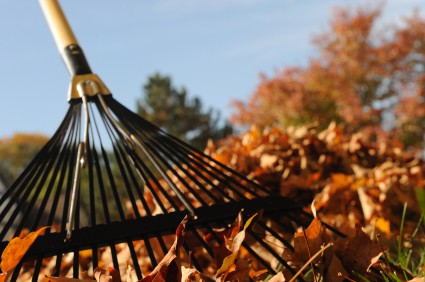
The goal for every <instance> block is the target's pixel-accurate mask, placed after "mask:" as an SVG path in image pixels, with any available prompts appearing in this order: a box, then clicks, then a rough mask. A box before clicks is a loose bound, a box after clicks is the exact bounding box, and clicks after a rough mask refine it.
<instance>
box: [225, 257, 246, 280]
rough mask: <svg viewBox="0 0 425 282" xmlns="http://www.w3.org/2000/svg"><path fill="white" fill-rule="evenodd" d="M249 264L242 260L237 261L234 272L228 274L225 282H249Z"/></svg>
mask: <svg viewBox="0 0 425 282" xmlns="http://www.w3.org/2000/svg"><path fill="white" fill-rule="evenodd" d="M249 268H250V267H249V263H248V262H247V261H246V260H244V259H237V260H236V262H235V270H234V271H231V272H229V274H228V275H227V277H226V281H238V282H249V281H251V277H250V276H249Z"/></svg>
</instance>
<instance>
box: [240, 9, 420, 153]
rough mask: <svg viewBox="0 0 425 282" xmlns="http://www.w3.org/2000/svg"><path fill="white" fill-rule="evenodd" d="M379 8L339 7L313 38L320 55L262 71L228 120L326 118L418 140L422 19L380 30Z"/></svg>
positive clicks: (413, 17)
mask: <svg viewBox="0 0 425 282" xmlns="http://www.w3.org/2000/svg"><path fill="white" fill-rule="evenodd" d="M381 12H382V6H375V7H372V8H370V7H369V6H368V7H367V8H366V7H365V8H362V7H359V8H357V9H352V8H350V7H348V8H337V9H335V10H334V13H333V17H332V19H331V21H330V24H329V27H328V29H327V30H326V31H324V32H322V33H321V34H319V35H317V36H315V37H314V38H313V41H312V42H313V44H314V46H315V47H316V48H317V49H318V55H317V56H316V57H314V58H312V59H310V61H309V63H308V65H307V66H306V67H288V68H285V69H283V70H282V71H280V72H279V73H277V74H276V75H275V76H273V77H266V76H264V75H263V76H262V77H261V81H260V83H259V85H258V87H257V89H256V91H255V92H254V94H253V95H252V96H251V97H250V99H249V100H248V101H247V102H245V101H235V102H234V103H233V105H234V107H235V109H236V113H235V114H234V115H233V116H232V120H233V121H234V122H235V123H239V124H256V125H258V126H260V127H265V126H269V125H272V124H281V125H283V126H284V127H286V126H289V125H299V124H308V123H316V124H318V125H320V127H321V128H325V127H326V126H327V125H328V124H329V123H330V122H331V121H337V122H339V123H341V124H343V125H344V126H345V128H346V130H348V131H349V132H354V131H357V130H359V129H362V130H363V131H364V132H369V136H371V137H374V138H377V137H380V136H385V137H388V136H397V137H398V138H399V139H400V140H402V142H403V143H404V144H405V145H407V146H412V145H421V144H422V143H423V141H424V136H423V133H422V132H423V130H424V129H425V100H424V98H425V88H424V87H425V83H424V82H425V19H424V18H421V17H420V16H419V13H418V12H417V11H416V12H413V13H412V15H411V16H409V17H406V18H404V19H403V24H400V25H396V24H393V25H390V26H385V28H382V29H380V30H378V27H377V22H378V20H379V18H380V16H381ZM372 133H373V134H372Z"/></svg>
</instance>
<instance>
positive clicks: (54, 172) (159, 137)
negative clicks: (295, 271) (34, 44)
mask: <svg viewBox="0 0 425 282" xmlns="http://www.w3.org/2000/svg"><path fill="white" fill-rule="evenodd" d="M242 209H243V210H244V214H245V215H246V216H249V215H252V214H253V213H256V212H260V211H261V214H262V216H261V218H260V219H259V220H258V221H257V222H256V224H255V228H254V229H249V231H248V236H247V239H246V244H245V245H244V248H246V250H247V252H248V253H250V254H251V256H252V257H251V259H252V261H255V264H256V265H258V266H259V267H260V266H261V267H263V268H266V269H268V270H269V271H270V272H272V273H273V272H274V271H275V270H273V268H272V264H273V261H274V263H281V264H284V265H287V264H286V262H285V261H284V260H283V259H282V258H281V252H282V248H284V247H286V248H289V249H291V248H292V247H291V244H290V242H288V241H287V240H286V239H285V238H286V237H287V236H286V235H288V232H289V233H292V232H294V226H296V225H300V224H302V223H303V219H302V218H303V217H306V216H305V215H303V213H302V212H301V210H300V207H299V206H298V205H296V204H295V203H293V202H292V201H290V200H288V199H286V198H283V197H279V196H272V195H271V193H269V192H268V190H267V189H265V188H263V187H261V186H259V185H257V184H256V183H254V182H252V181H251V180H249V179H247V178H245V177H244V176H242V175H240V174H239V173H237V172H236V171H234V170H232V169H229V168H228V167H226V166H224V165H223V164H221V163H220V162H218V161H216V160H214V159H213V158H211V157H210V156H208V155H206V154H204V153H202V152H199V151H198V150H196V149H194V148H192V147H191V146H189V145H187V144H185V143H184V142H182V141H180V140H178V139H176V138H174V137H173V136H170V135H168V134H167V133H166V132H164V131H163V130H161V129H160V128H158V127H156V126H154V125H153V124H151V123H149V122H148V121H146V120H144V119H143V118H141V117H140V116H138V115H137V114H135V113H133V112H131V111H130V110H128V109H127V108H125V107H124V106H123V105H122V104H120V103H119V102H117V101H116V100H115V99H114V98H113V97H112V95H102V94H98V95H94V96H90V97H85V98H84V99H76V100H72V101H71V105H70V108H69V110H68V112H67V114H66V116H65V118H64V120H63V122H62V124H61V125H60V126H59V128H58V130H57V131H56V133H55V134H54V136H53V137H52V138H51V139H50V140H49V141H48V143H47V144H46V145H45V146H44V147H43V148H42V149H41V151H40V152H39V153H38V154H37V156H36V157H35V158H34V159H33V161H32V162H31V163H30V164H29V165H28V166H27V168H26V169H25V171H24V172H23V173H22V174H21V175H20V176H19V177H18V179H16V181H15V182H14V183H13V184H12V185H11V187H10V188H9V189H8V191H7V192H6V194H5V195H3V197H2V198H1V199H0V211H1V212H0V219H1V221H0V224H1V226H2V227H3V228H2V230H1V233H0V239H1V240H2V241H7V240H8V239H10V238H11V237H13V236H18V235H19V234H21V233H22V232H23V231H25V230H31V231H32V230H36V229H38V228H40V227H42V226H51V227H52V228H51V229H50V233H49V234H46V235H45V236H42V237H40V238H39V239H38V240H37V241H36V243H35V245H34V246H33V248H31V249H30V250H29V252H28V254H27V256H26V259H27V260H34V259H35V260H36V263H35V269H34V270H30V273H33V274H34V275H36V274H37V275H38V272H40V269H42V268H43V269H45V268H46V267H47V265H48V264H49V263H50V264H51V265H54V267H52V266H51V267H50V269H47V270H45V271H47V272H48V273H45V272H44V273H43V274H48V275H60V274H61V273H62V274H63V273H64V272H65V270H66V269H67V268H69V265H68V266H66V264H64V262H63V258H64V256H66V255H65V254H66V253H71V257H73V258H72V259H73V276H74V277H78V275H79V273H80V271H81V269H84V267H85V266H84V265H82V262H81V261H79V260H80V259H81V257H82V256H84V258H85V262H86V261H87V257H88V258H89V259H88V260H89V261H90V262H89V265H92V266H93V267H96V266H98V265H99V263H101V262H99V260H100V261H101V259H102V258H101V257H99V256H100V255H101V254H102V253H103V252H104V250H105V248H108V249H109V251H108V252H110V253H111V257H112V258H113V259H112V264H113V266H114V267H115V268H116V269H121V270H122V269H123V267H124V266H125V265H126V264H130V265H132V266H133V267H134V269H135V271H136V273H137V274H138V276H139V277H141V276H142V275H143V274H146V273H142V272H143V271H142V269H143V267H141V266H140V264H139V260H140V258H141V256H143V255H142V254H141V253H145V255H146V259H147V258H149V259H148V260H146V262H145V264H146V265H145V266H144V268H145V269H150V268H151V267H154V266H155V265H156V264H157V263H158V262H159V261H160V260H161V258H162V256H163V255H164V254H165V253H166V252H167V251H168V248H169V243H170V242H172V241H170V236H169V235H170V234H173V233H174V231H175V229H176V228H177V226H178V224H179V222H180V221H181V220H182V218H183V217H184V216H185V215H189V216H190V220H189V223H188V227H187V228H188V231H187V235H186V238H187V239H186V242H185V245H184V247H185V249H186V251H187V252H188V253H189V252H192V254H193V255H192V258H191V261H192V263H193V264H194V266H196V267H198V268H199V269H204V270H205V269H206V268H208V267H209V266H210V262H209V261H213V259H214V246H215V245H217V244H222V239H221V238H220V237H219V236H217V235H216V232H215V231H214V229H216V228H223V227H226V226H228V224H230V223H231V222H233V220H234V219H235V218H236V217H237V214H238V213H239V212H240V211H241V210H242ZM207 235H209V236H207ZM206 236H207V237H208V239H207V237H206ZM253 243H254V244H253ZM122 244H124V247H123V245H122ZM5 245H6V242H3V244H2V247H3V248H4V247H5ZM254 245H255V246H254ZM141 246H143V247H141ZM117 248H118V249H122V248H125V249H127V250H128V255H129V256H128V257H126V258H125V259H124V260H123V261H120V259H119V258H120V256H119V255H118V254H117V252H118V251H117ZM141 248H142V249H143V251H142V250H141ZM87 250H89V252H87ZM82 253H83V254H84V255H82ZM68 257H69V255H68ZM46 258H50V259H46ZM52 260H54V261H55V263H54V264H53V263H51V262H49V261H52ZM28 265H29V264H24V266H23V267H24V268H26V267H28ZM120 266H121V267H120ZM62 267H64V268H65V270H64V269H62ZM34 271H35V272H34Z"/></svg>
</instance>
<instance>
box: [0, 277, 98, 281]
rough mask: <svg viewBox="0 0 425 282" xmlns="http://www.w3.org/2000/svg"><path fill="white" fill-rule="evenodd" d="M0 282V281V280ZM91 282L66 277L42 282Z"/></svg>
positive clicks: (45, 279)
mask: <svg viewBox="0 0 425 282" xmlns="http://www.w3.org/2000/svg"><path fill="white" fill-rule="evenodd" d="M0 281H2V280H0ZM77 281H79V282H93V281H94V280H88V279H75V278H66V277H45V278H44V279H43V280H42V282H77Z"/></svg>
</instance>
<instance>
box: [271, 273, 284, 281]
mask: <svg viewBox="0 0 425 282" xmlns="http://www.w3.org/2000/svg"><path fill="white" fill-rule="evenodd" d="M285 281H286V280H285V277H284V276H283V273H282V272H279V273H278V274H276V275H275V276H273V277H272V278H271V279H270V280H269V281H268V282H285Z"/></svg>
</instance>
